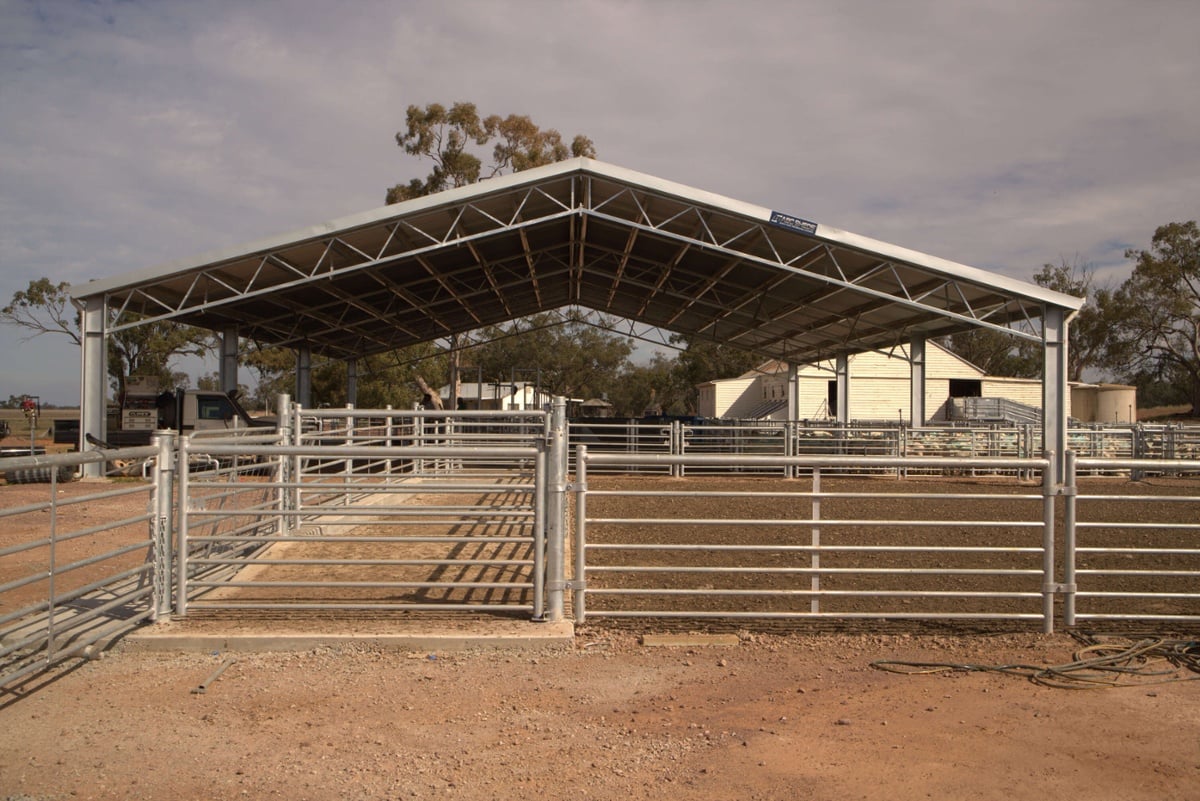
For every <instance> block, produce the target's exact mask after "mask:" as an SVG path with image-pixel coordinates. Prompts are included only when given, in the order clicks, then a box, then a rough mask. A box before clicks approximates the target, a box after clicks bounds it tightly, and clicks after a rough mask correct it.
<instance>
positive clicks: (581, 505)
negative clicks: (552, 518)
mask: <svg viewBox="0 0 1200 801" xmlns="http://www.w3.org/2000/svg"><path fill="white" fill-rule="evenodd" d="M586 517H587V446H586V445H580V446H579V447H578V448H576V450H575V541H574V543H572V544H573V546H574V548H575V570H574V571H573V572H572V575H571V590H572V592H573V597H572V604H571V605H572V608H573V610H574V612H575V622H576V623H582V622H583V619H584V618H585V617H586V616H587V608H586V606H585V601H584V595H585V593H586V591H587V579H586V572H587V559H585V558H584V548H585V545H586V540H587V526H586V525H584V519H585V518H586Z"/></svg>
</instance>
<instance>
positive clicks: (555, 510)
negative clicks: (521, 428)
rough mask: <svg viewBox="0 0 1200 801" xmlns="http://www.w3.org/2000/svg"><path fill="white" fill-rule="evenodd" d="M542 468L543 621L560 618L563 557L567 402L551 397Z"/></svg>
mask: <svg viewBox="0 0 1200 801" xmlns="http://www.w3.org/2000/svg"><path fill="white" fill-rule="evenodd" d="M547 445H548V446H549V450H548V454H547V462H548V463H547V465H546V489H545V491H546V493H547V495H546V538H547V540H548V543H547V559H546V576H547V582H546V584H547V587H548V588H549V590H550V592H549V603H548V614H547V618H548V619H549V620H550V622H552V623H557V622H558V621H560V620H562V619H563V607H564V603H563V593H564V592H565V590H566V586H565V583H564V582H565V570H564V564H563V561H564V559H565V555H566V548H565V545H566V543H565V539H566V519H567V516H566V511H567V505H566V502H565V501H566V493H567V399H566V398H564V397H561V396H558V397H555V398H554V400H553V401H552V402H551V404H550V436H549V437H548V442H547Z"/></svg>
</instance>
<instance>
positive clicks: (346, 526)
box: [175, 426, 546, 618]
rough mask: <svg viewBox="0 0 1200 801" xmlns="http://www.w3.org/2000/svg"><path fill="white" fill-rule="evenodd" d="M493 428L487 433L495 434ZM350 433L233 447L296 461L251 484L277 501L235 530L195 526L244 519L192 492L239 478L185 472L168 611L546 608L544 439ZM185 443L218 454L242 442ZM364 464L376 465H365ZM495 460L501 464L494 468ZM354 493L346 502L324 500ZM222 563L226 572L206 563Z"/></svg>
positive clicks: (519, 434) (227, 485)
mask: <svg viewBox="0 0 1200 801" xmlns="http://www.w3.org/2000/svg"><path fill="white" fill-rule="evenodd" d="M531 430H533V429H530V430H522V431H515V432H512V434H511V436H512V439H513V440H520V441H528V440H531V439H532V434H531V433H530V431H531ZM536 431H537V432H538V433H539V434H541V433H543V432H544V427H541V426H538V427H536ZM327 433H328V430H325V431H323V432H322V435H325V434H327ZM442 433H444V432H439V436H440V435H441V434H442ZM489 436H490V437H491V438H492V440H493V441H496V437H497V436H499V435H498V434H497V432H495V431H492V432H491V433H490V434H489ZM346 439H350V440H351V441H352V442H356V444H345V439H343V444H338V445H330V444H328V441H325V442H315V443H314V442H312V440H309V443H310V444H306V445H276V446H260V447H257V448H251V449H242V450H243V452H244V453H247V454H248V455H252V456H255V457H258V458H259V459H262V460H272V461H278V462H280V463H282V464H299V465H301V469H300V470H299V472H297V473H295V474H293V475H291V476H288V477H284V478H282V479H276V480H271V481H268V482H263V483H262V484H261V485H260V489H261V490H262V491H265V492H269V493H270V494H271V495H272V496H273V497H275V498H277V499H280V501H279V502H278V503H276V504H273V505H271V506H270V507H269V508H258V507H256V508H255V509H254V514H255V515H256V519H257V520H258V521H259V523H258V525H255V526H253V527H252V528H250V529H248V530H244V531H235V532H230V531H221V532H218V533H205V532H203V531H201V530H200V529H199V528H198V527H200V526H204V525H220V524H222V523H224V524H225V525H226V526H228V525H230V523H229V521H239V520H240V519H241V517H242V515H244V514H245V511H246V510H245V508H244V507H235V508H225V507H222V506H216V507H206V506H204V505H203V504H201V503H197V502H196V500H195V498H196V493H197V491H198V490H202V491H206V492H207V493H209V497H214V498H222V497H225V494H226V493H228V492H230V491H231V490H234V491H235V490H236V489H237V488H238V487H239V486H241V485H240V483H238V482H229V481H225V480H221V479H220V478H217V477H212V478H209V479H203V478H201V479H195V478H193V477H192V476H190V475H187V474H186V473H185V474H184V475H183V476H181V481H180V484H181V490H182V498H184V499H188V502H187V503H184V504H182V505H181V521H182V522H181V524H180V538H179V545H178V554H179V556H178V575H180V576H182V577H184V578H183V580H182V581H180V582H179V584H178V586H177V588H176V603H175V613H176V614H177V615H186V614H187V613H188V612H189V611H196V610H250V609H261V610H266V609H271V610H288V611H307V610H376V611H384V610H387V611H396V610H406V611H430V610H438V611H447V610H457V611H476V612H482V611H488V612H496V611H505V612H507V613H513V612H521V613H524V614H527V615H529V616H530V617H534V618H538V617H541V616H542V615H543V614H544V612H545V606H546V603H545V593H546V588H545V554H546V543H545V535H544V531H545V525H544V501H545V493H544V488H545V483H546V479H545V470H546V465H545V461H546V460H545V452H544V449H543V448H541V447H532V446H529V445H523V444H521V442H518V444H515V445H509V446H507V447H498V446H480V445H475V444H472V445H470V446H464V445H462V444H461V442H459V443H457V444H456V445H453V446H447V445H438V446H428V445H399V446H393V445H386V444H378V445H369V444H362V442H363V440H362V439H355V438H346ZM412 441H420V440H419V439H418V438H414V440H412ZM543 442H544V439H543ZM184 447H185V449H187V450H189V452H190V453H196V452H201V453H203V454H205V455H208V456H211V457H214V458H218V459H220V458H223V457H226V456H228V455H229V454H231V453H232V452H233V451H234V450H236V449H237V446H236V445H225V444H214V445H208V444H198V443H187V444H185V446H184ZM331 455H332V458H333V459H335V460H338V461H340V462H341V463H342V465H353V466H354V468H353V469H349V470H344V469H339V470H337V471H336V472H334V473H331V474H325V473H321V472H319V471H317V472H313V471H312V470H311V469H310V468H306V467H305V466H308V465H314V464H315V465H321V464H328V462H326V461H323V460H325V459H326V458H327V457H330V456H331ZM181 461H182V460H181ZM360 465H372V466H373V469H372V471H369V472H364V471H360V470H359V469H358V466H360ZM414 465H422V466H423V467H421V468H419V469H414V468H413V466H414ZM432 465H437V466H438V467H437V468H436V469H431V467H430V466H432ZM451 465H453V466H454V469H453V470H451V469H450V466H451ZM502 465H507V466H508V469H507V471H504V472H503V473H502V474H498V473H496V469H497V468H498V467H499V466H502ZM388 466H392V467H393V468H394V472H393V471H392V470H388V469H387V468H388ZM350 496H353V497H354V499H355V500H354V501H353V503H350V504H345V503H342V502H339V501H333V502H331V499H337V498H346V497H350ZM218 568H220V569H222V570H224V571H226V572H225V573H224V574H216V573H214V570H215V569H218Z"/></svg>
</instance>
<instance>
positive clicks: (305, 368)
mask: <svg viewBox="0 0 1200 801" xmlns="http://www.w3.org/2000/svg"><path fill="white" fill-rule="evenodd" d="M296 403H299V404H300V405H301V406H303V407H305V408H311V407H312V348H310V347H309V346H308V345H301V346H300V347H298V348H296Z"/></svg>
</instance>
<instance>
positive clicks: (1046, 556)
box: [1042, 451, 1060, 634]
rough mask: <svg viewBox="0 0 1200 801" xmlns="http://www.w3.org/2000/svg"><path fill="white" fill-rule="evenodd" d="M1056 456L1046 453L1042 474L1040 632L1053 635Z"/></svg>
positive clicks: (1053, 453) (1057, 487)
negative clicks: (1045, 465)
mask: <svg viewBox="0 0 1200 801" xmlns="http://www.w3.org/2000/svg"><path fill="white" fill-rule="evenodd" d="M1057 456H1058V454H1056V453H1055V452H1054V451H1046V453H1045V458H1046V460H1047V461H1048V462H1049V464H1048V465H1047V467H1046V468H1045V472H1043V473H1042V632H1043V633H1045V634H1052V633H1054V595H1055V593H1057V592H1058V589H1059V587H1058V585H1057V584H1055V582H1054V497H1055V495H1057V494H1058V489H1059V486H1060V485H1059V482H1058V466H1057V462H1056V459H1057Z"/></svg>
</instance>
